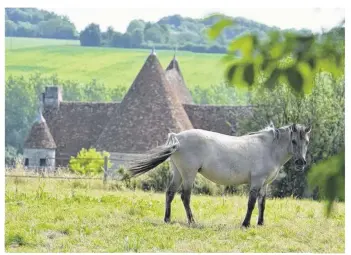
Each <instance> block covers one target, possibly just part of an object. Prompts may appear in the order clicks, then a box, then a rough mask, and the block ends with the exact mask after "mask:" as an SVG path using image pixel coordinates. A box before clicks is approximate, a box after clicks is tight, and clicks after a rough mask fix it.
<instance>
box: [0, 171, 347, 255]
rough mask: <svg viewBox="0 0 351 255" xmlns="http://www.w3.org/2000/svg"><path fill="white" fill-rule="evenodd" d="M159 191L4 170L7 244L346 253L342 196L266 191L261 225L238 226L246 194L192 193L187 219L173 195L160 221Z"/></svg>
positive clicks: (15, 247)
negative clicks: (328, 211)
mask: <svg viewBox="0 0 351 255" xmlns="http://www.w3.org/2000/svg"><path fill="white" fill-rule="evenodd" d="M164 200H165V194H164V193H154V192H142V191H131V190H128V189H123V188H121V187H120V185H119V184H117V183H114V182H108V183H107V184H105V186H104V185H103V184H102V181H101V180H57V179H41V178H38V179H35V178H34V179H22V178H18V179H14V178H6V188H5V206H6V210H5V216H6V218H5V250H6V252H27V253H28V252H35V253H38V252H71V253H76V252H184V253H187V252H239V253H240V252H261V253H266V252H271V253H276V252H294V253H299V252H303V253H344V252H345V204H344V203H336V205H335V207H334V209H335V210H334V211H333V214H332V215H331V217H330V218H325V217H324V204H323V203H320V202H317V201H310V200H296V199H293V198H285V199H268V200H267V202H266V212H265V215H266V216H265V225H264V226H260V227H258V226H257V225H256V220H257V215H258V210H257V206H256V208H255V210H254V212H253V216H252V221H251V224H252V227H251V228H249V229H241V228H240V224H241V222H242V220H243V218H244V216H245V212H246V208H247V197H246V196H204V195H193V196H192V201H191V206H192V209H193V214H194V217H195V220H196V224H194V225H191V226H188V224H187V223H186V222H187V221H186V215H185V210H184V207H183V204H182V201H181V199H180V196H179V195H177V196H176V197H175V199H174V202H173V203H172V222H171V224H164V223H163V216H164V207H165V204H164Z"/></svg>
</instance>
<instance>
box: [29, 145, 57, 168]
mask: <svg viewBox="0 0 351 255" xmlns="http://www.w3.org/2000/svg"><path fill="white" fill-rule="evenodd" d="M23 158H24V160H25V161H24V163H25V164H26V160H27V159H28V166H25V167H26V168H28V169H46V170H50V171H53V170H55V149H28V148H25V149H24V151H23ZM40 159H45V161H46V162H45V163H46V166H45V167H41V166H40Z"/></svg>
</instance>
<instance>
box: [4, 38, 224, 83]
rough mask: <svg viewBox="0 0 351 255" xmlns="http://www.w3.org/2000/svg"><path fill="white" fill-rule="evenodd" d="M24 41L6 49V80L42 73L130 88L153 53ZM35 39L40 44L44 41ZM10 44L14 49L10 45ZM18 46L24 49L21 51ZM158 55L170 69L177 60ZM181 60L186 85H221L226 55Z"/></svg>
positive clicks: (162, 53) (167, 53) (181, 54)
mask: <svg viewBox="0 0 351 255" xmlns="http://www.w3.org/2000/svg"><path fill="white" fill-rule="evenodd" d="M23 40H25V39H22V38H14V39H13V40H12V50H10V49H9V48H7V49H6V53H5V56H6V63H5V76H6V77H9V76H10V75H14V76H19V75H24V76H25V77H26V76H27V77H28V76H29V75H31V74H33V73H35V72H41V73H43V74H45V75H50V74H57V75H58V76H59V77H60V78H62V79H64V80H76V81H78V82H89V81H91V80H92V79H96V80H98V81H100V82H103V83H104V84H105V85H106V86H107V87H125V88H127V87H128V88H129V86H130V85H131V84H132V82H133V80H134V78H135V77H136V75H137V74H138V72H139V71H140V68H141V67H142V65H143V64H144V61H145V59H146V58H147V56H148V55H149V54H150V49H148V50H140V49H139V50H137V49H118V48H99V47H79V46H72V45H48V44H46V45H43V46H40V47H39V46H37V47H28V48H24V46H23V45H24V44H25V45H28V44H30V43H34V41H30V40H25V41H23ZM35 40H36V41H35V42H36V43H37V45H38V44H39V43H40V39H35ZM41 40H44V39H41ZM7 42H8V41H7ZM22 42H23V43H24V44H22ZM52 42H56V41H51V42H50V41H47V40H44V41H43V42H42V43H43V44H44V43H52ZM60 43H61V42H60ZM62 43H65V42H64V41H62ZM6 45H7V46H8V47H10V45H9V44H8V43H7V44H6ZM16 45H22V46H21V48H19V47H16ZM16 48H17V49H16ZM156 52H157V56H158V58H159V60H160V62H161V64H162V66H163V67H164V68H166V67H167V65H168V64H169V62H170V61H171V59H172V57H173V54H174V53H173V51H166V50H158V49H156ZM177 57H178V60H179V63H180V66H181V68H182V72H183V75H184V78H185V80H186V83H187V85H188V86H189V87H190V88H191V87H193V86H194V85H201V86H203V87H209V86H211V85H217V84H218V83H220V82H221V81H222V80H223V77H224V76H223V73H222V72H218V71H216V72H214V71H213V70H215V69H216V68H217V67H218V65H219V64H220V59H221V57H222V55H220V54H215V55H214V54H198V53H191V52H182V51H179V52H177ZM126 67H127V68H126ZM223 71H224V69H223Z"/></svg>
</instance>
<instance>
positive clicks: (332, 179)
mask: <svg viewBox="0 0 351 255" xmlns="http://www.w3.org/2000/svg"><path fill="white" fill-rule="evenodd" d="M339 169H342V170H341V171H342V174H339V173H338V170H339ZM308 177H309V178H308V180H309V185H310V186H311V187H319V194H320V195H321V197H322V198H323V199H327V201H328V203H327V208H326V209H327V215H330V213H331V209H332V205H333V203H332V201H334V200H341V201H345V152H342V153H340V154H338V155H336V156H333V157H331V158H329V159H328V160H324V161H323V162H321V163H320V164H318V165H317V166H314V167H313V168H312V169H311V171H310V172H309V176H308ZM335 187H338V188H337V189H336V188H335Z"/></svg>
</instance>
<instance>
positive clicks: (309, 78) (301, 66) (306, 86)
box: [297, 62, 313, 94]
mask: <svg viewBox="0 0 351 255" xmlns="http://www.w3.org/2000/svg"><path fill="white" fill-rule="evenodd" d="M297 70H298V71H299V72H300V74H301V75H302V78H303V85H302V86H303V92H304V94H310V93H311V92H312V88H313V73H312V71H311V68H310V65H309V64H308V63H307V62H299V63H298V64H297Z"/></svg>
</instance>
